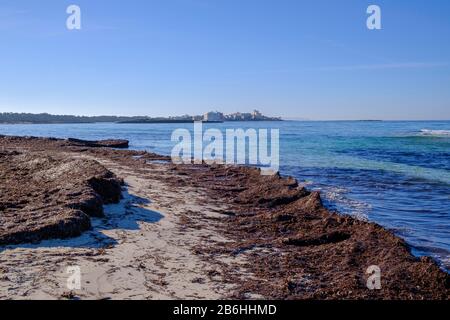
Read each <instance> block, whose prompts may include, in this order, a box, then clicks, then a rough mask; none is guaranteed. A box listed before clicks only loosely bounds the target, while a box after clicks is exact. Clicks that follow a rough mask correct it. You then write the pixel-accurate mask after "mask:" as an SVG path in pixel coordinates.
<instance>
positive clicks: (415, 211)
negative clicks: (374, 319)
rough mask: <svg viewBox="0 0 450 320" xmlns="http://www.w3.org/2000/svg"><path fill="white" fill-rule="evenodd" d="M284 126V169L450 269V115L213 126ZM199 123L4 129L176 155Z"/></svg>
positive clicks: (335, 205) (332, 203) (334, 205)
mask: <svg viewBox="0 0 450 320" xmlns="http://www.w3.org/2000/svg"><path fill="white" fill-rule="evenodd" d="M209 127H215V128H219V129H222V130H223V129H226V128H243V129H246V128H255V129H258V128H278V129H280V171H281V173H282V174H284V175H292V176H295V177H297V178H299V179H300V180H302V181H305V180H306V182H307V184H308V186H309V188H311V189H317V190H321V191H322V192H323V197H324V200H325V203H326V205H327V206H328V207H330V208H331V209H336V210H339V211H340V212H341V213H345V214H351V215H355V216H358V217H359V218H361V219H368V220H371V221H375V222H378V223H380V224H381V225H383V226H385V227H387V228H389V229H392V230H394V231H395V232H396V233H397V234H398V235H400V236H402V237H403V238H405V239H406V240H407V241H408V243H409V244H410V245H411V246H412V247H413V252H414V253H415V254H416V255H429V256H433V257H434V258H436V259H437V260H438V261H439V262H440V263H441V265H442V266H443V267H444V268H446V269H447V270H449V269H450V121H441V122H438V121H427V122H419V121H417V122H371V121H369V122H353V121H348V122H346V121H338V122H309V121H308V122H307V121H304V122H301V121H285V122H260V123H255V122H240V123H223V124H211V125H206V126H205V128H209ZM177 128H187V129H192V128H193V126H192V125H191V124H184V125H179V124H177V125H173V124H153V125H152V124H64V125H0V134H7V135H34V136H53V137H61V138H66V137H75V138H81V139H105V138H124V139H128V140H130V142H131V147H132V148H134V149H142V150H148V151H152V152H157V153H162V154H170V151H171V149H172V147H173V145H174V143H173V142H171V141H170V137H171V133H172V131H173V130H174V129H177Z"/></svg>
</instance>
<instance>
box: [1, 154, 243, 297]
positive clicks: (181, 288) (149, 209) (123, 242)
mask: <svg viewBox="0 0 450 320" xmlns="http://www.w3.org/2000/svg"><path fill="white" fill-rule="evenodd" d="M102 163H103V164H104V165H105V166H106V167H107V168H108V169H110V170H111V171H113V172H115V173H116V174H117V175H118V176H120V177H123V178H124V179H125V182H126V184H127V189H126V192H125V193H124V195H125V196H124V199H123V201H121V203H120V204H118V205H108V206H106V207H105V214H106V217H105V218H102V219H98V218H96V219H92V222H93V230H92V231H89V232H86V233H84V234H83V235H82V236H80V237H78V238H74V239H67V240H49V241H43V242H41V243H39V244H30V245H18V246H10V247H0V299H62V298H64V296H65V295H66V294H67V293H69V292H72V293H73V295H75V297H76V298H80V299H219V298H224V297H226V296H227V294H229V292H230V290H231V289H233V285H232V284H226V283H224V281H223V278H222V276H220V272H221V271H220V268H219V269H218V266H217V264H216V265H214V264H212V263H210V262H208V261H206V260H202V259H201V258H200V257H199V256H197V255H195V253H193V248H194V246H196V245H199V244H201V243H202V244H206V245H208V244H213V243H214V242H215V241H220V242H223V241H227V239H224V238H223V237H221V236H220V235H219V234H218V233H217V231H215V230H214V228H213V227H208V224H204V225H203V226H202V228H201V229H200V230H197V229H191V228H189V229H183V225H182V224H181V222H180V215H182V214H186V215H190V216H193V217H196V218H200V219H199V220H201V217H202V216H216V217H220V215H218V214H217V213H216V212H215V210H216V209H218V207H220V204H217V203H214V204H213V203H212V202H211V201H205V199H206V197H205V195H204V194H202V192H201V191H200V190H195V189H193V188H190V187H182V188H181V187H180V188H177V190H173V189H172V188H171V187H170V186H169V185H168V184H166V183H165V182H164V180H161V179H156V178H152V176H150V177H148V176H146V177H143V175H142V174H138V173H135V172H134V170H132V169H130V168H122V167H119V166H118V165H116V164H114V163H112V162H106V161H102ZM150 167H151V168H149V170H151V171H149V172H151V173H152V174H153V175H154V176H156V175H164V174H169V173H167V171H166V170H165V168H164V165H163V164H153V165H151V166H150ZM224 209H226V208H224ZM104 247H107V248H106V249H102V248H104ZM218 258H219V259H220V257H218ZM224 258H225V257H224ZM238 259H243V258H242V257H239V258H233V257H226V260H227V262H228V263H238V264H240V263H242V262H243V261H239V260H238ZM69 266H79V267H80V270H81V289H80V290H72V291H71V290H69V289H68V287H67V279H68V277H69V274H68V273H67V272H66V268H67V267H69ZM208 271H217V272H218V276H214V277H208V276H207V272H208Z"/></svg>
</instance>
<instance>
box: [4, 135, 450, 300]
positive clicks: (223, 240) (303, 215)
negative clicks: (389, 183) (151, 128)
mask: <svg viewBox="0 0 450 320" xmlns="http://www.w3.org/2000/svg"><path fill="white" fill-rule="evenodd" d="M0 146H1V147H3V148H2V149H3V150H4V152H12V151H14V152H17V153H18V155H17V156H19V157H20V156H21V155H23V154H26V155H27V156H30V157H32V158H33V157H36V156H37V155H39V156H41V157H42V155H45V156H49V157H56V158H58V157H62V158H63V161H64V159H66V160H67V159H70V161H72V160H74V159H76V160H77V161H82V162H83V163H85V162H86V161H93V162H96V163H97V164H100V165H101V166H103V167H104V168H105V170H107V171H109V172H112V173H113V174H114V175H115V177H117V179H119V180H120V179H121V178H122V179H124V183H125V189H124V190H123V191H122V193H123V194H125V196H124V199H122V201H121V202H120V203H119V204H117V205H108V206H106V208H105V217H106V219H105V218H103V219H100V220H101V221H98V220H95V219H97V218H91V219H92V220H93V223H92V225H93V229H91V231H85V233H83V234H82V235H81V238H82V239H84V237H86V232H87V233H89V236H92V239H89V241H87V243H88V245H85V246H80V245H79V243H74V244H72V242H71V241H72V240H73V241H75V240H76V239H78V240H77V241H80V239H79V238H75V239H72V240H70V239H69V240H60V241H57V240H49V241H51V242H52V243H51V244H50V245H47V246H45V243H46V241H44V242H43V243H44V245H42V244H39V243H36V244H33V245H27V244H16V245H15V246H14V247H2V248H1V249H0V298H10V297H11V298H22V299H29V298H33V297H46V298H55V299H58V298H64V297H66V296H67V292H66V291H67V289H66V290H64V287H63V284H64V280H63V279H64V274H63V273H61V270H60V269H61V267H62V266H65V265H66V264H67V262H66V260H67V259H68V260H69V261H73V262H76V263H79V264H80V265H81V266H82V269H87V270H88V272H87V278H88V279H89V280H88V281H90V282H89V283H90V285H87V288H85V289H84V290H83V291H82V292H74V293H73V295H74V296H77V297H80V298H83V299H85V298H86V299H99V298H112V299H115V298H156V299H158V298H189V297H190V298H212V299H215V298H241V299H254V298H269V299H448V298H449V297H450V292H449V275H448V274H446V273H445V272H443V271H441V270H440V269H439V267H438V266H437V265H436V264H435V263H434V262H433V261H432V260H431V259H430V258H420V259H419V258H415V257H413V256H412V255H411V253H410V249H409V247H408V245H407V244H406V243H405V242H404V241H403V240H401V239H400V238H398V237H397V236H395V235H393V234H392V233H391V232H390V231H387V230H385V229H384V228H382V227H380V226H378V225H376V224H374V223H368V222H363V221H358V220H356V219H354V218H352V217H348V216H340V215H338V214H336V213H331V212H329V211H328V210H327V209H326V208H325V207H324V206H323V205H322V203H321V200H320V194H319V193H317V192H310V191H308V190H306V189H305V188H304V187H302V186H301V184H299V182H298V181H296V180H295V179H293V178H282V177H280V176H274V177H263V176H261V175H259V172H258V170H257V169H254V168H245V167H225V166H207V165H173V164H172V163H170V162H168V160H169V159H168V158H167V157H164V156H160V155H156V154H151V153H146V152H140V151H131V150H116V149H110V148H107V146H106V145H102V144H101V143H100V144H98V143H97V144H92V142H90V143H88V144H85V143H83V142H82V141H76V142H75V141H70V140H59V139H45V138H19V137H0ZM2 156H4V155H2ZM90 166H94V165H93V164H92V165H90ZM104 202H105V201H104ZM114 206H116V207H114ZM120 206H122V207H120ZM117 208H119V210H117ZM120 208H122V209H120ZM127 208H128V210H129V212H128V214H125V215H123V212H124V211H125V213H127ZM130 208H131V209H130ZM135 208H139V209H135ZM108 210H110V211H108ZM136 210H137V211H139V212H138V213H136V212H135V211H136ZM111 212H112V213H111ZM114 212H115V213H116V214H117V215H118V216H114V215H113V214H114ZM135 215H137V217H135ZM148 216H151V217H153V218H155V216H156V217H159V219H156V221H154V220H155V219H150V218H149V217H148ZM127 219H131V222H130V221H128V222H130V224H132V225H133V226H132V227H130V226H129V225H128V224H127V225H126V226H123V225H122V224H121V221H122V222H123V221H127ZM139 219H141V220H139ZM94 220H95V221H94ZM108 220H110V221H115V223H116V225H113V226H108V228H106V225H107V224H108V223H109V222H108ZM86 229H89V228H86ZM105 230H106V231H105ZM103 231H105V232H106V236H107V237H108V238H109V239H106V240H105V241H103V240H102V239H100V240H96V236H95V233H97V236H99V235H98V234H103V235H105V234H104V233H103ZM92 233H94V234H92ZM80 234H81V233H80ZM101 237H102V236H100V238H101ZM75 242H76V241H75ZM96 242H98V243H96ZM93 243H94V244H96V245H93ZM58 244H59V245H58ZM71 245H73V246H72V247H71ZM64 246H65V248H64ZM62 248H63V249H62ZM130 250H131V251H132V252H134V253H135V254H137V253H142V255H141V256H138V257H136V256H134V255H133V254H132V255H131V256H128V254H127V252H130ZM140 250H141V251H140ZM165 250H166V251H167V252H164V251H165ZM43 257H45V258H43ZM106 260H108V261H106ZM30 261H32V263H31V266H28V265H26V264H27V263H30ZM102 261H103V263H102ZM165 261H166V262H167V261H168V262H169V263H164V262H165ZM180 261H181V262H180ZM103 264H106V265H107V268H106V267H104V266H103ZM183 264H184V265H185V266H184V267H183V266H182V265H183ZM370 265H379V266H380V268H381V270H382V284H383V286H382V289H381V290H368V289H367V287H366V279H367V275H366V269H367V268H368V267H369V266H370ZM50 266H52V268H49V267H50ZM155 269H157V272H155ZM58 272H59V278H58V279H59V280H61V281H62V282H59V283H58V282H55V281H50V279H51V278H52V277H53V276H54V275H55V273H58ZM128 273H131V276H129V275H127V274H128ZM155 274H158V276H157V277H156V278H155V276H154V275H155ZM21 275H25V276H22V277H21ZM108 277H109V278H108ZM23 279H25V280H23ZM125 280H127V281H125ZM20 281H25V282H24V283H20ZM129 281H131V282H130V283H134V288H130V289H129V290H126V289H127V288H126V287H127V284H126V283H128V282H129ZM143 284H145V285H143ZM24 286H26V290H25V289H24V291H22V289H20V287H24ZM183 286H184V287H183ZM98 288H102V290H99V289H98ZM10 289H11V290H10ZM96 290H97V291H96ZM23 294H24V295H23ZM69 296H70V295H69Z"/></svg>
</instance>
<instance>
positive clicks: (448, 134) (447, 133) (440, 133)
mask: <svg viewBox="0 0 450 320" xmlns="http://www.w3.org/2000/svg"><path fill="white" fill-rule="evenodd" d="M420 135H422V136H435V137H450V130H430V129H422V130H420Z"/></svg>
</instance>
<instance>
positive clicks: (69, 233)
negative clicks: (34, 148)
mask: <svg viewBox="0 0 450 320" xmlns="http://www.w3.org/2000/svg"><path fill="white" fill-rule="evenodd" d="M121 184H122V181H121V180H120V179H118V178H117V177H116V176H115V175H114V174H113V173H112V172H110V171H108V170H107V169H106V168H104V167H103V166H102V165H101V164H99V163H98V162H96V161H93V160H87V159H80V158H75V157H71V156H66V155H62V154H58V155H53V154H48V153H44V152H18V151H12V152H10V151H1V152H0V245H8V244H19V243H27V242H37V241H41V240H44V239H52V238H67V237H74V236H78V235H80V234H81V233H82V232H83V231H85V230H88V229H89V228H90V227H91V223H90V216H95V217H99V216H102V215H103V204H107V203H116V202H118V201H119V200H120V197H121Z"/></svg>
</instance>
